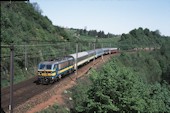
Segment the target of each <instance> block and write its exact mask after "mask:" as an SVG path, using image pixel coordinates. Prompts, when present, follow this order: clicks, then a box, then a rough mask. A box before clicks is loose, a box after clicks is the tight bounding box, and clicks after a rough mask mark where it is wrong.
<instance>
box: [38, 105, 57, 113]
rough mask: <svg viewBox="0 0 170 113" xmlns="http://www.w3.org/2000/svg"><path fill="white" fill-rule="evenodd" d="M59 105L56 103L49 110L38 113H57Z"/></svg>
mask: <svg viewBox="0 0 170 113" xmlns="http://www.w3.org/2000/svg"><path fill="white" fill-rule="evenodd" d="M58 108H59V107H58V105H57V104H56V103H55V104H54V105H52V106H49V107H48V108H46V109H44V110H42V111H40V112H38V113H57V112H56V111H57V110H58Z"/></svg>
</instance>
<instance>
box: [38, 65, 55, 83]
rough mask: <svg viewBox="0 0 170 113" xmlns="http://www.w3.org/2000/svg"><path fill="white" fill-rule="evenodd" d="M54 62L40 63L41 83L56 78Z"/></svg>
mask: <svg viewBox="0 0 170 113" xmlns="http://www.w3.org/2000/svg"><path fill="white" fill-rule="evenodd" d="M56 71H57V70H56V69H54V64H53V63H52V62H41V63H40V64H39V65H38V73H37V75H38V82H39V83H41V84H48V83H52V82H54V81H55V80H56V73H57V72H56Z"/></svg>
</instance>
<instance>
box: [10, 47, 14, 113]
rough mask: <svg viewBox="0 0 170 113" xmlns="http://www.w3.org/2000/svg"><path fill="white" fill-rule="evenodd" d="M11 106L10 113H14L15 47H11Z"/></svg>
mask: <svg viewBox="0 0 170 113" xmlns="http://www.w3.org/2000/svg"><path fill="white" fill-rule="evenodd" d="M10 50H11V55H10V105H9V111H10V113H13V80H14V45H13V44H12V45H11V46H10Z"/></svg>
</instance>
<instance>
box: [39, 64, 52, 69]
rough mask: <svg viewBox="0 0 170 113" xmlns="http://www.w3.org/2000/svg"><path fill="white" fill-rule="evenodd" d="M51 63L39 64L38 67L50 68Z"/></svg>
mask: <svg viewBox="0 0 170 113" xmlns="http://www.w3.org/2000/svg"><path fill="white" fill-rule="evenodd" d="M51 67H52V66H51V64H46V65H45V64H40V65H39V69H51Z"/></svg>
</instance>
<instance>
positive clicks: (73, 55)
mask: <svg viewBox="0 0 170 113" xmlns="http://www.w3.org/2000/svg"><path fill="white" fill-rule="evenodd" d="M85 55H88V52H86V51H84V52H79V53H78V58H80V57H82V56H85ZM70 56H72V57H74V59H76V53H74V54H70Z"/></svg>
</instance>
